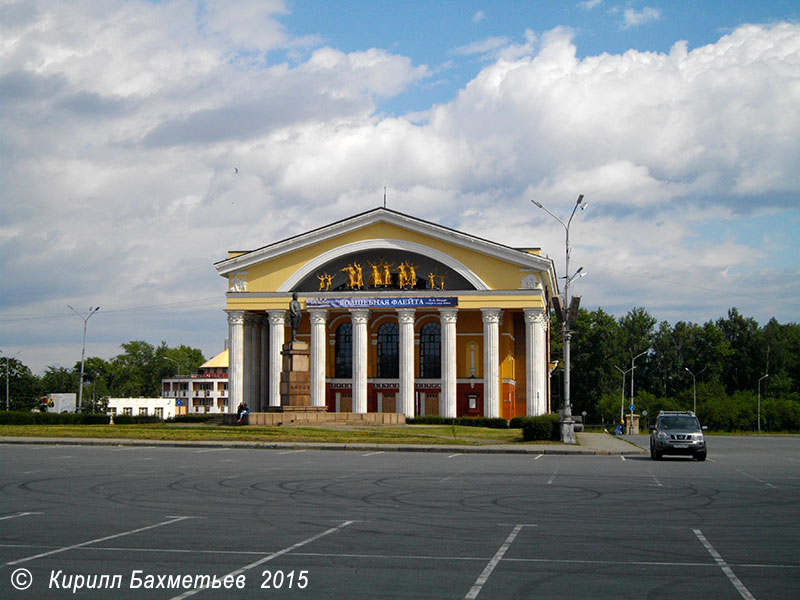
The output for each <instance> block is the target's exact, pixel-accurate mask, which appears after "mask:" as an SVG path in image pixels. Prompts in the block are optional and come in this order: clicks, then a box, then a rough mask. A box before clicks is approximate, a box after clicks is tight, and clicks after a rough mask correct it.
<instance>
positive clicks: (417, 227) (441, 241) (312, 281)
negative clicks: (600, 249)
mask: <svg viewBox="0 0 800 600" xmlns="http://www.w3.org/2000/svg"><path fill="white" fill-rule="evenodd" d="M354 264H355V265H356V266H358V268H359V269H360V270H361V271H363V285H364V287H365V288H367V287H374V288H376V289H378V288H382V287H389V285H387V284H386V281H388V280H384V276H383V274H384V273H391V276H392V279H391V284H390V285H394V286H396V285H397V283H398V277H399V276H400V275H399V272H398V269H399V268H400V265H404V267H408V266H409V265H411V266H413V267H414V268H415V271H416V280H415V282H414V283H413V284H411V285H410V287H411V289H437V287H438V286H440V285H441V289H450V290H496V289H519V288H523V287H537V285H538V284H542V283H543V284H544V285H546V286H548V287H550V286H551V285H552V286H553V287H555V286H554V284H553V276H554V273H553V263H552V261H551V260H550V259H549V258H544V257H541V256H539V255H537V254H535V253H532V252H530V251H525V250H520V249H516V248H511V247H508V246H504V245H502V244H498V243H496V242H492V241H489V240H485V239H483V238H479V237H476V236H473V235H469V234H466V233H463V232H460V231H457V230H454V229H450V228H447V227H443V226H441V225H437V224H435V223H431V222H429V221H425V220H422V219H418V218H416V217H412V216H409V215H406V214H403V213H400V212H397V211H394V210H390V209H386V208H377V209H374V210H371V211H368V212H365V213H361V214H359V215H355V216H353V217H349V218H347V219H344V220H341V221H337V222H335V223H331V224H329V225H325V226H323V227H320V228H318V229H314V230H312V231H309V232H306V233H303V234H300V235H296V236H293V237H290V238H287V239H285V240H281V241H278V242H275V243H273V244H270V245H267V246H264V247H262V248H258V249H256V250H252V251H247V252H240V253H235V254H234V255H232V256H231V257H229V258H228V259H226V260H223V261H220V262H218V263H216V264H215V268H216V269H217V272H218V273H219V274H220V275H222V276H224V277H228V278H229V279H230V280H231V282H232V283H231V289H232V291H237V290H238V291H247V292H289V291H301V292H311V291H314V290H317V289H323V287H324V286H325V285H326V283H325V281H324V277H326V276H327V277H332V282H330V284H328V287H327V289H328V290H330V291H337V290H342V289H345V288H348V281H349V280H348V277H349V276H348V273H347V269H348V268H349V267H350V266H351V265H354ZM403 270H404V271H407V269H405V268H404V269H403ZM376 277H377V279H376ZM526 277H527V278H528V279H527V283H525V278H526ZM237 282H242V283H241V287H240V288H237ZM377 283H380V285H376V284H377ZM528 284H530V285H528Z"/></svg>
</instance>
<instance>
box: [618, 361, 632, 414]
mask: <svg viewBox="0 0 800 600" xmlns="http://www.w3.org/2000/svg"><path fill="white" fill-rule="evenodd" d="M614 368H615V369H616V370H617V371H619V372H620V373H622V394H621V399H620V402H619V422H620V423H621V424H624V423H625V376H626V375H627V374H628V373H633V370H634V369H635V368H636V367H631V368H630V369H628V370H627V371H623V370H622V369H621V368H620V367H618V366H617V365H614Z"/></svg>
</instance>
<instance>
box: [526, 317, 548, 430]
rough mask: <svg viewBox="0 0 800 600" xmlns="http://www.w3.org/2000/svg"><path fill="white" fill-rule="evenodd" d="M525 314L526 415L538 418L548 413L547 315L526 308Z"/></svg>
mask: <svg viewBox="0 0 800 600" xmlns="http://www.w3.org/2000/svg"><path fill="white" fill-rule="evenodd" d="M523 313H524V314H525V394H526V395H527V400H526V402H525V414H526V415H528V416H529V417H536V416H539V415H543V414H545V413H546V412H547V397H546V393H547V392H546V389H547V388H546V383H547V361H546V354H547V351H546V347H545V341H546V340H545V327H546V323H545V314H544V310H543V309H541V308H526V309H524V310H523Z"/></svg>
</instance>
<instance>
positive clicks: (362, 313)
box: [350, 308, 369, 413]
mask: <svg viewBox="0 0 800 600" xmlns="http://www.w3.org/2000/svg"><path fill="white" fill-rule="evenodd" d="M350 319H351V321H352V323H353V412H354V413H365V412H367V321H368V320H369V311H368V310H367V309H363V308H359V309H354V310H351V311H350Z"/></svg>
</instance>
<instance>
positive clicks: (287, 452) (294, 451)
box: [278, 450, 305, 454]
mask: <svg viewBox="0 0 800 600" xmlns="http://www.w3.org/2000/svg"><path fill="white" fill-rule="evenodd" d="M298 452H305V450H284V451H283V452H278V454H297V453H298Z"/></svg>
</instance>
